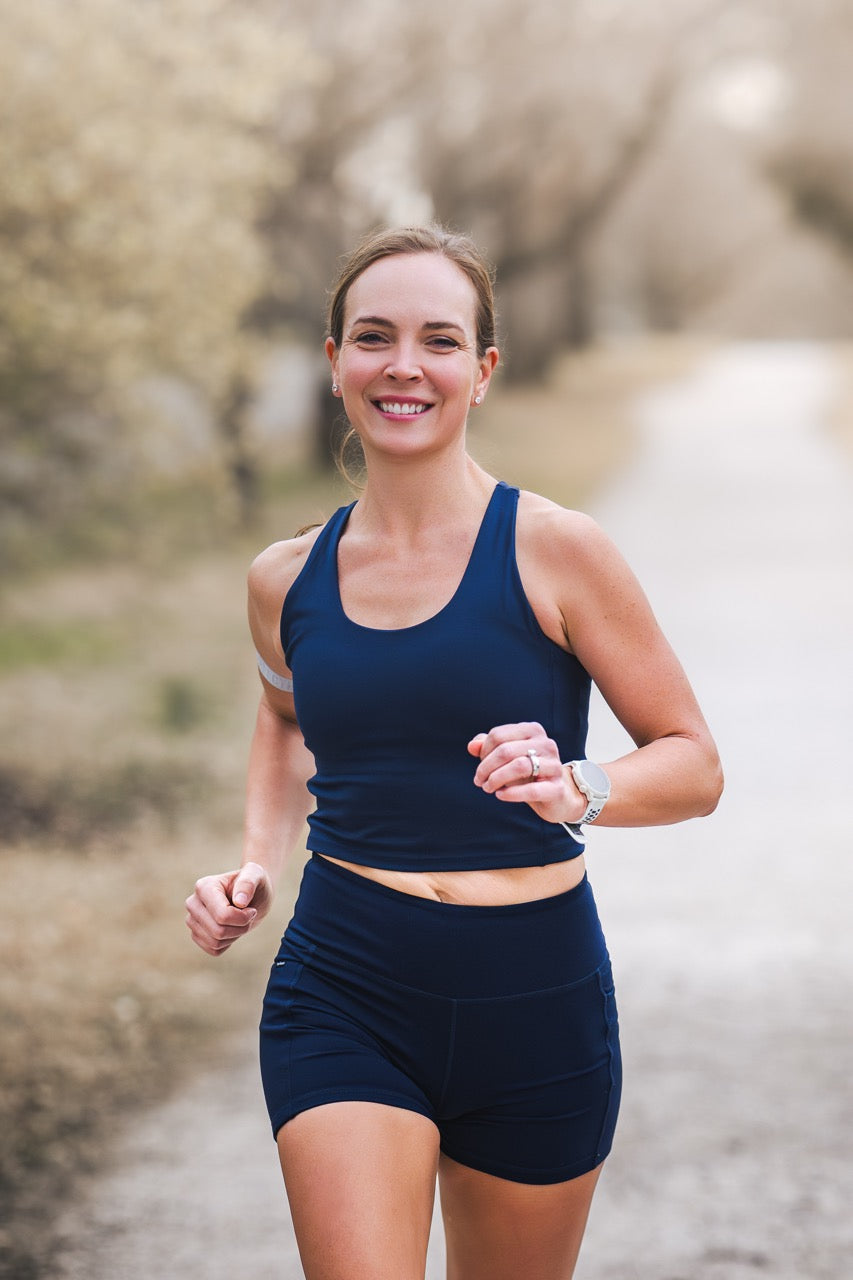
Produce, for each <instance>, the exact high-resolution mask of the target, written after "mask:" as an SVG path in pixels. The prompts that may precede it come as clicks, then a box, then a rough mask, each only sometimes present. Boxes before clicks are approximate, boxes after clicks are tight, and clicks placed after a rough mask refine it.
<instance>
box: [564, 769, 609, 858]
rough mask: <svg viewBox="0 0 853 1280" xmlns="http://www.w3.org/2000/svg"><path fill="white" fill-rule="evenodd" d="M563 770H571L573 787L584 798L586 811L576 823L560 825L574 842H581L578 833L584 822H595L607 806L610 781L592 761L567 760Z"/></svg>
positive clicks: (580, 835)
mask: <svg viewBox="0 0 853 1280" xmlns="http://www.w3.org/2000/svg"><path fill="white" fill-rule="evenodd" d="M564 768H566V769H571V771H572V777H573V778H574V780H575V786H576V787H577V789H578V791H579V792H580V793H581V795H582V796H585V797H586V802H587V804H586V809H585V810H584V812H583V814H582V815H581V817H580V818H578V820H577V822H564V823H563V824H562V825H563V826H564V827H565V828H566V830H567V831H568V832H569V834H570V835H572V836H574V838H575V839H576V840H583V838H584V837H583V836H582V834H581V832H580V827H581V824H582V823H584V822H595V820H596V818H597V817H598V815H599V814H600V813H601V810H602V809H603V808H604V806H605V805H606V804H607V800H608V797H609V795H610V779H609V778H608V776H607V774H606V773H605V772H604V770H603V769H602V767H601V765H600V764H595V763H594V762H593V761H592V760H569V761H568V762H567V763H566V765H564Z"/></svg>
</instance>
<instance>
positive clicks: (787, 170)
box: [0, 0, 853, 1278]
mask: <svg viewBox="0 0 853 1280" xmlns="http://www.w3.org/2000/svg"><path fill="white" fill-rule="evenodd" d="M851 72H853V23H851V21H850V6H849V3H848V0H737V2H734V0H732V2H729V0H656V2H655V3H651V0H560V2H559V3H557V2H556V0H488V3H487V2H486V0H468V2H467V3H466V4H464V5H461V4H459V3H458V0H456V2H453V3H451V0H433V2H432V3H431V4H430V5H429V6H420V5H412V6H407V5H401V4H400V3H399V0H360V2H359V3H358V4H356V5H341V4H340V3H338V2H337V0H335V2H333V0H310V2H309V0H145V3H139V2H137V0H6V4H5V6H4V33H3V40H2V42H0V85H2V90H0V111H1V112H2V120H0V171H2V174H3V181H2V186H0V565H2V584H0V714H2V724H3V731H2V739H0V839H2V867H3V881H4V885H5V896H6V909H5V911H4V912H3V925H2V930H0V1015H2V1019H3V1036H2V1045H0V1054H2V1079H0V1088H2V1092H0V1201H2V1221H0V1268H2V1267H5V1268H6V1271H5V1272H4V1274H9V1275H15V1276H19V1277H22V1278H25V1277H28V1276H36V1275H41V1274H47V1272H46V1271H45V1270H44V1268H45V1267H47V1266H48V1260H49V1258H50V1254H51V1248H52V1237H51V1223H52V1220H53V1215H54V1212H55V1211H56V1210H57V1209H58V1208H60V1207H61V1206H62V1204H63V1201H64V1198H67V1196H68V1195H69V1193H73V1188H74V1185H75V1180H76V1179H77V1178H78V1177H80V1176H83V1175H85V1174H86V1173H87V1172H88V1171H91V1170H94V1169H96V1168H97V1167H98V1164H99V1161H100V1159H101V1157H102V1154H103V1152H104V1150H105V1149H106V1144H107V1143H108V1140H109V1138H110V1136H111V1135H112V1133H113V1132H114V1131H115V1126H116V1122H117V1120H118V1119H119V1118H122V1117H126V1116H127V1115H128V1114H132V1113H133V1112H134V1110H138V1109H139V1108H140V1107H142V1106H144V1105H145V1104H147V1103H149V1102H151V1101H153V1100H155V1099H158V1098H163V1097H165V1096H166V1095H167V1094H168V1093H169V1092H170V1091H172V1090H174V1089H175V1087H176V1086H177V1085H178V1084H179V1083H180V1082H181V1080H183V1079H184V1078H185V1077H186V1076H187V1074H188V1073H191V1072H193V1071H194V1070H197V1068H198V1066H199V1064H200V1062H202V1061H207V1060H209V1059H212V1058H213V1057H215V1054H216V1052H217V1048H218V1046H220V1045H221V1044H222V1042H223V1040H224V1039H225V1038H226V1037H227V1035H228V1034H229V1033H231V1032H234V1031H237V1030H240V1029H241V1028H244V1027H245V1026H248V1025H249V1024H250V1023H253V1022H254V1020H255V1017H256V1012H257V1003H258V998H259V991H260V987H261V985H262V981H263V975H264V973H265V971H266V967H267V964H268V957H269V954H270V949H271V946H272V935H271V934H270V935H263V936H261V937H260V940H258V937H257V935H256V936H253V937H252V938H251V939H249V940H248V942H247V944H246V945H245V947H243V949H242V951H241V953H240V954H239V955H238V954H237V953H236V952H235V953H234V954H233V956H232V955H231V954H229V956H228V958H227V960H226V961H224V962H221V963H220V964H219V965H218V966H213V965H212V964H211V962H210V961H209V960H207V959H206V958H204V957H202V956H201V955H200V953H199V954H198V955H196V954H194V953H193V950H192V949H191V948H190V946H189V945H188V941H187V938H186V937H185V934H184V930H183V924H182V902H183V898H184V897H185V896H186V893H188V892H189V890H190V888H191V885H192V883H193V881H194V879H195V878H196V877H197V876H198V875H201V874H205V873H207V872H208V871H213V870H217V869H220V866H222V867H224V866H230V865H232V864H233V862H234V859H235V856H236V853H237V850H238V849H239V836H240V801H241V790H242V779H243V769H244V760H245V755H246V749H247V744H248V738H249V734H250V731H251V725H252V721H253V716H254V706H255V703H256V698H257V677H256V675H255V673H254V670H253V666H252V662H253V659H252V654H251V650H250V647H249V645H248V638H247V634H246V630H245V625H244V611H243V595H244V583H245V573H246V569H247V567H248V564H249V562H250V560H251V557H252V555H253V554H254V553H255V552H256V551H257V550H259V549H260V548H261V547H262V546H263V545H265V543H266V542H268V541H270V540H272V539H273V538H275V537H282V536H289V535H290V534H291V533H292V532H293V531H295V529H297V528H298V527H300V526H301V525H303V524H305V523H307V522H310V521H313V520H319V519H322V518H323V517H324V515H326V514H328V513H329V512H330V511H331V510H332V509H333V508H334V507H335V506H337V505H339V504H340V503H341V502H343V501H345V500H347V491H346V488H345V486H344V485H343V483H342V481H340V480H339V479H338V478H337V477H336V476H335V474H334V471H333V467H332V463H331V449H330V443H331V442H332V441H333V440H334V437H335V434H336V432H337V430H338V429H339V426H340V424H339V422H338V421H337V420H336V413H337V409H338V402H336V401H334V400H333V399H332V398H331V396H330V395H329V394H328V382H329V379H328V374H327V369H326V365H325V361H324V358H323V356H322V339H323V336H324V310H325V302H326V290H327V288H328V286H329V284H330V283H331V280H332V278H333V276H334V274H335V269H336V265H337V263H338V260H339V258H340V255H341V254H343V253H344V252H345V251H346V250H347V249H348V248H349V247H350V246H351V245H352V243H353V242H354V240H355V239H356V238H357V237H358V236H359V235H360V234H361V233H363V232H365V231H366V230H368V229H371V228H373V227H376V226H378V225H381V224H392V223H398V222H422V221H425V220H429V219H433V218H437V219H439V220H440V221H443V222H446V223H448V224H450V225H452V226H453V227H456V228H459V229H462V230H467V231H469V232H471V233H472V234H473V235H474V237H475V238H476V239H477V241H478V242H479V244H480V245H481V247H482V248H483V249H484V250H485V252H486V254H487V255H488V256H489V257H490V259H491V260H492V261H493V263H494V264H495V267H496V269H497V277H498V297H499V308H500V317H501V329H502V333H503V338H504V342H503V348H504V363H503V365H502V369H501V375H500V379H499V381H498V385H497V388H496V394H495V395H494V397H490V402H489V404H488V405H487V408H486V411H485V412H484V413H483V415H482V416H481V417H479V418H478V420H477V423H476V435H475V436H474V439H473V446H474V451H475V453H476V454H477V456H478V457H480V458H481V460H483V461H484V463H485V465H487V466H488V467H490V469H492V470H494V471H499V472H500V473H501V474H505V475H506V476H507V478H508V479H511V480H514V481H515V482H520V483H522V484H526V485H528V486H530V487H534V488H537V489H540V490H544V491H546V492H548V493H549V495H550V496H552V497H554V498H556V499H557V500H559V501H562V502H565V503H567V504H570V505H581V506H583V505H585V504H587V503H588V502H589V501H590V499H591V498H592V497H593V496H594V494H595V493H596V492H597V490H598V488H599V487H600V486H601V485H602V484H603V483H604V482H605V480H606V479H607V477H608V476H610V475H611V474H613V472H614V470H615V469H618V468H619V467H620V466H621V465H623V464H624V462H625V459H626V458H628V457H630V456H631V451H632V449H633V448H634V447H635V439H634V428H633V422H634V418H633V410H634V407H635V406H636V404H637V403H638V400H639V398H640V397H642V396H643V395H645V394H646V393H647V392H648V391H649V390H650V389H652V388H654V387H655V386H657V385H658V384H660V383H665V382H667V381H668V380H671V379H674V378H678V377H680V376H683V375H684V374H685V372H686V371H689V370H690V369H691V368H692V367H693V365H694V363H695V362H696V361H697V360H698V359H700V358H701V357H702V356H703V354H704V353H707V352H708V351H710V350H713V349H714V347H715V345H716V344H719V343H721V342H730V341H743V340H762V341H779V340H785V341H792V340H796V341H802V340H808V341H811V342H820V343H823V344H829V345H830V346H831V349H832V352H833V358H834V360H835V361H836V364H837V367H838V369H839V371H840V374H841V380H840V383H839V385H840V387H841V392H840V394H839V400H838V406H837V411H834V414H833V423H834V430H835V431H836V433H837V435H838V438H839V439H840V440H842V441H845V442H846V445H847V446H849V445H850V443H851V441H853V425H851V421H853V413H851V412H850V405H851V403H853V396H851V391H850V388H851V386H853V379H851V360H850V356H849V352H848V345H847V344H849V342H850V339H851V337H853V131H851V128H850V98H849V95H850V85H851V82H853V81H851ZM532 419H533V420H535V422H536V424H537V428H536V429H537V439H538V443H539V445H540V447H539V448H538V449H537V451H536V456H532V455H531V451H530V450H529V447H528V446H529V438H530V437H529V429H528V427H527V424H528V423H529V422H530V421H531V420H532ZM297 874H298V869H296V870H295V871H294V877H296V875H297ZM294 883H295V879H294Z"/></svg>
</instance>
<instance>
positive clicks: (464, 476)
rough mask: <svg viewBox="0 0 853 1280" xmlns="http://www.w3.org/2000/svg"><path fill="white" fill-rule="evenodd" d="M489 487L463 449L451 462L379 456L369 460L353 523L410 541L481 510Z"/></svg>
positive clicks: (491, 483) (364, 529) (490, 483)
mask: <svg viewBox="0 0 853 1280" xmlns="http://www.w3.org/2000/svg"><path fill="white" fill-rule="evenodd" d="M494 485H495V481H494V479H493V478H492V477H491V476H490V475H488V474H487V473H486V472H485V471H483V469H482V468H481V467H480V466H478V464H477V463H476V462H475V461H474V460H473V458H471V457H470V456H469V455H468V454H467V453H466V454H463V455H462V458H461V459H460V460H459V461H458V462H455V463H454V465H448V463H447V461H446V460H435V461H434V462H431V461H426V460H425V461H422V462H419V463H413V462H411V461H410V460H407V461H406V462H402V461H401V460H396V459H395V460H393V461H392V462H390V464H389V462H388V461H387V460H385V459H381V460H378V461H377V462H374V463H373V464H372V465H371V464H370V463H368V473H367V485H366V487H365V490H364V493H363V494H362V496H361V497H360V498H359V501H358V506H357V508H356V511H355V512H354V513H353V515H354V516H355V523H356V527H357V528H360V529H361V530H362V532H364V533H368V532H371V533H375V534H377V535H381V536H383V537H386V538H399V539H401V540H414V539H415V538H417V536H418V535H419V533H420V532H422V531H423V530H424V529H425V528H431V529H435V528H436V526H439V525H441V524H453V523H456V522H457V521H459V520H460V519H464V518H465V517H466V516H467V517H470V516H471V513H472V512H475V511H477V512H479V513H480V514H482V509H483V508H484V507H485V505H486V503H487V502H488V498H489V495H490V494H491V492H492V490H493V488H494Z"/></svg>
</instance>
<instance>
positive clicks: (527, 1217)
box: [439, 1155, 601, 1280]
mask: <svg viewBox="0 0 853 1280" xmlns="http://www.w3.org/2000/svg"><path fill="white" fill-rule="evenodd" d="M600 1173H601V1166H600V1165H599V1167H598V1168H597V1169H593V1170H591V1171H590V1172H589V1173H585V1174H582V1175H581V1176H580V1177H578V1178H572V1179H571V1180H570V1181H568V1182H559V1183H551V1184H549V1185H545V1186H539V1185H530V1184H527V1183H522V1182H510V1181H508V1180H507V1179H505V1178H496V1177H493V1176H492V1175H491V1174H488V1173H480V1172H479V1171H478V1170H476V1169H470V1168H468V1167H467V1166H465V1165H462V1164H458V1163H457V1162H456V1161H455V1160H451V1159H450V1158H449V1157H447V1156H444V1155H443V1156H442V1157H441V1159H440V1162H439V1185H440V1188H441V1212H442V1217H443V1220H444V1231H445V1237H446V1241H447V1280H518V1277H520V1276H523V1277H524V1280H571V1277H572V1276H573V1275H574V1270H575V1263H576V1262H577V1258H578V1253H579V1251H580V1246H581V1241H582V1240H583V1234H584V1230H585V1228H586V1222H587V1218H588V1216H589V1209H590V1205H591V1203H592V1197H593V1193H594V1191H595V1187H596V1183H597V1182H598V1177H599V1174H600Z"/></svg>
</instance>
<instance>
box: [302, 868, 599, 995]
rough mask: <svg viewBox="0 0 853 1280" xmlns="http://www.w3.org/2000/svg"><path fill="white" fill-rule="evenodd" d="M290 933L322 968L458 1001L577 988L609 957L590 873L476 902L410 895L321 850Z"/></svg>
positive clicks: (309, 959)
mask: <svg viewBox="0 0 853 1280" xmlns="http://www.w3.org/2000/svg"><path fill="white" fill-rule="evenodd" d="M285 939H286V941H287V943H288V945H289V947H290V948H291V949H292V950H293V951H294V953H295V954H298V955H299V956H300V957H301V958H302V959H303V960H304V961H305V962H307V963H310V964H312V965H314V966H315V967H323V966H326V965H328V966H329V967H330V968H335V967H337V966H341V965H343V966H347V965H349V966H355V967H357V968H361V969H367V970H370V971H371V972H373V973H379V974H383V975H385V976H386V977H387V978H388V979H389V980H391V981H393V982H396V983H398V984H402V985H404V986H410V987H414V988H416V989H417V990H420V991H428V992H431V993H433V994H436V995H447V996H451V997H454V998H457V999H466V998H470V999H473V998H479V999H484V998H486V999H487V998H489V997H504V996H507V995H520V994H523V993H525V992H530V991H541V990H545V989H547V988H550V987H560V986H567V985H570V984H571V983H573V982H578V981H581V980H582V979H583V978H586V977H588V976H589V974H591V973H593V972H595V971H596V970H597V969H598V968H600V966H601V965H602V964H603V963H604V962H605V961H606V960H607V959H608V955H607V948H606V945H605V942H604V937H603V934H602V931H601V925H600V922H599V919H598V912H597V909H596V906H595V899H594V897H593V893H592V887H591V886H590V884H589V881H588V880H587V878H586V876H584V879H583V880H582V881H580V883H579V884H577V885H575V886H574V888H572V889H569V890H567V891H566V892H565V893H560V894H555V895H554V896H552V897H548V898H538V899H535V900H534V901H532V902H518V903H511V904H508V905H503V906H467V905H457V904H454V903H447V902H438V901H435V900H434V899H431V898H419V897H416V896H415V895H413V894H408V893H401V892H400V891H399V890H396V889H391V888H389V887H388V886H387V885H383V884H378V883H377V882H376V881H374V880H370V879H368V878H367V877H365V876H361V875H358V874H357V873H356V872H354V871H349V870H348V869H347V868H346V867H341V866H338V865H337V864H336V863H332V862H329V861H328V860H327V859H325V858H322V857H319V856H317V855H316V854H315V855H314V856H313V857H312V858H311V859H310V860H309V862H308V863H307V864H306V866H305V871H304V875H303V879H302V885H301V887H300V890H299V896H298V899H297V902H296V906H295V908H294V916H293V920H292V921H291V922H290V924H289V925H288V927H287V931H286V933H285Z"/></svg>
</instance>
